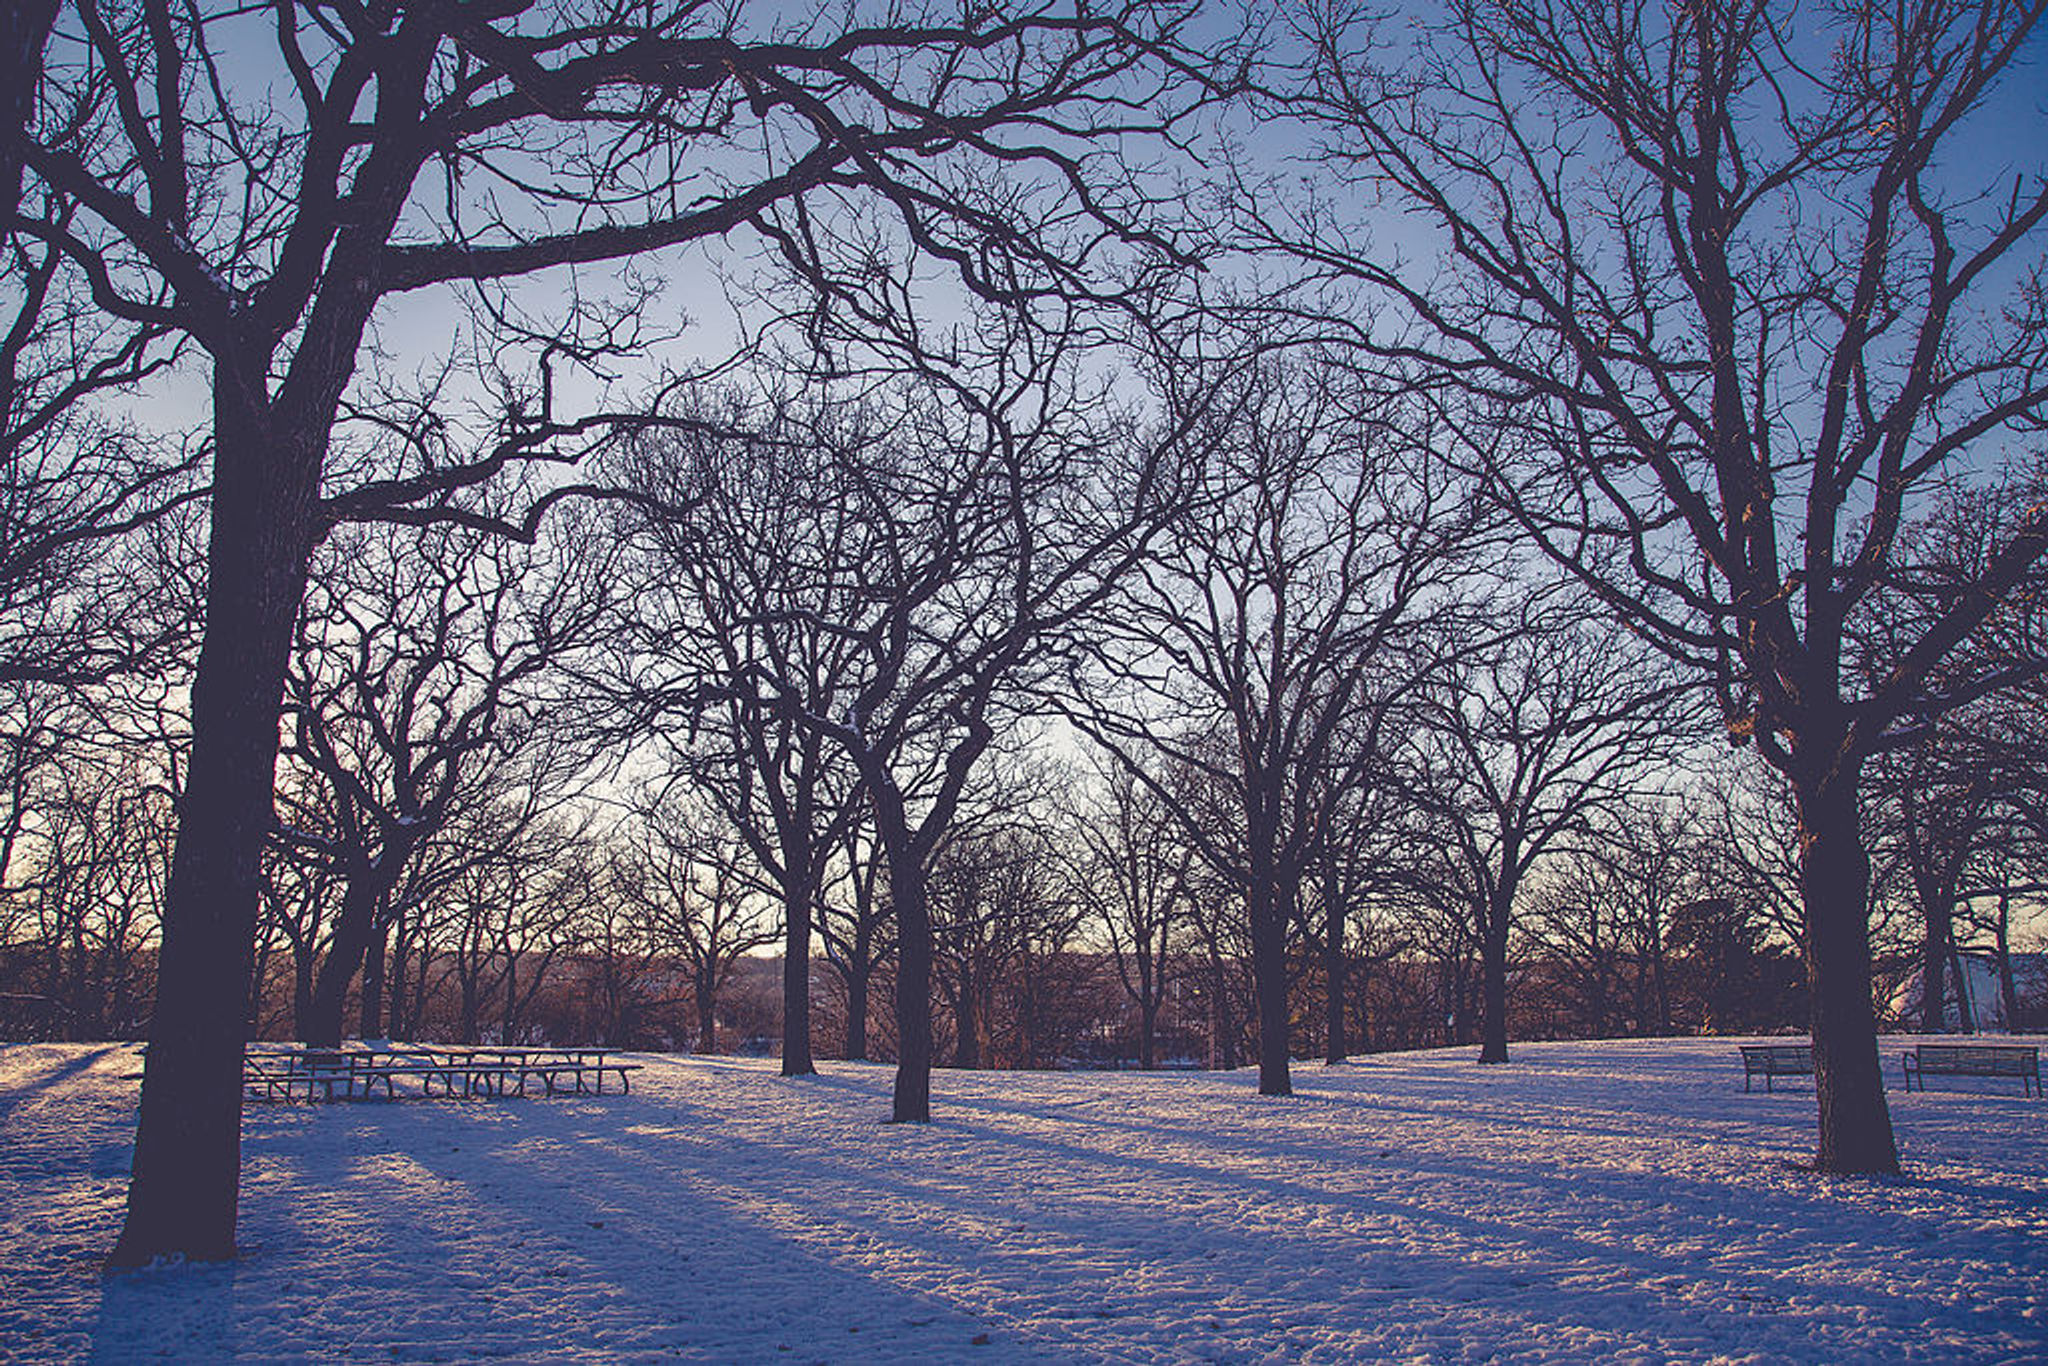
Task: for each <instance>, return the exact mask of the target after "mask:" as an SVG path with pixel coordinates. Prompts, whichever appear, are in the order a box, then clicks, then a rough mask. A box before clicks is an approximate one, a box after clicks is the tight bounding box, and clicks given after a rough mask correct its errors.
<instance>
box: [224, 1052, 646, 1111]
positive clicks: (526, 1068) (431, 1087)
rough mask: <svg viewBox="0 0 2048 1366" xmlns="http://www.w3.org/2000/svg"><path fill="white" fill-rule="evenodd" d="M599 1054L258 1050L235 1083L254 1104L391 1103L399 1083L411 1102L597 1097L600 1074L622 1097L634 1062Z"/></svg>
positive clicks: (602, 1088) (247, 1056) (248, 1056)
mask: <svg viewBox="0 0 2048 1366" xmlns="http://www.w3.org/2000/svg"><path fill="white" fill-rule="evenodd" d="M606 1052H607V1050H605V1049H602V1048H472V1047H461V1046H455V1045H435V1046H424V1045H408V1046H403V1047H398V1048H305V1049H296V1048H285V1049H280V1048H264V1047H261V1046H251V1047H250V1048H248V1049H246V1050H245V1051H244V1053H243V1057H242V1084H243V1085H244V1087H245V1088H247V1091H248V1094H249V1096H250V1098H251V1099H254V1100H266V1101H268V1100H296V1099H299V1098H301V1097H303V1098H304V1099H306V1100H372V1099H375V1098H376V1097H377V1096H378V1094H379V1088H381V1090H382V1095H383V1098H384V1099H386V1100H396V1099H398V1097H399V1094H400V1093H399V1083H400V1082H401V1081H403V1082H405V1083H406V1085H407V1088H408V1090H407V1093H408V1094H412V1095H418V1096H423V1097H425V1096H435V1095H439V1096H442V1097H445V1098H448V1099H451V1100H452V1099H455V1098H456V1097H458V1096H459V1097H463V1098H465V1099H467V1098H475V1097H491V1098H495V1097H501V1096H525V1095H530V1094H533V1092H531V1091H529V1090H528V1087H529V1085H530V1084H531V1083H533V1082H535V1081H538V1082H539V1083H540V1086H541V1092H540V1094H543V1095H549V1096H553V1095H561V1094H576V1095H600V1096H601V1095H603V1094H605V1080H606V1077H607V1076H610V1077H615V1078H617V1081H618V1088H619V1090H620V1091H621V1092H626V1091H630V1090H631V1089H632V1088H631V1085H630V1082H629V1080H628V1077H629V1074H630V1073H633V1072H637V1071H639V1070H640V1064H638V1063H629V1062H614V1061H610V1060H608V1059H607V1058H606V1056H605V1055H606Z"/></svg>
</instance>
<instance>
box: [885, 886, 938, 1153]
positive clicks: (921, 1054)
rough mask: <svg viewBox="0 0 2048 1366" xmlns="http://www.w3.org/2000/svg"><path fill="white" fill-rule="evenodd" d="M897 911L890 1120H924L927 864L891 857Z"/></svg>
mask: <svg viewBox="0 0 2048 1366" xmlns="http://www.w3.org/2000/svg"><path fill="white" fill-rule="evenodd" d="M889 891H890V900H891V903H892V905H893V906H894V907H895V911H896V1088H895V1096H894V1104H893V1106H892V1108H891V1111H890V1116H889V1118H890V1122H891V1123H894V1124H925V1123H929V1122H930V1120H931V1117H932V922H931V911H930V908H929V907H928V906H927V905H926V902H925V886H924V869H923V868H922V867H919V866H917V865H916V860H914V859H910V858H902V859H899V858H897V857H896V856H895V854H894V853H893V851H892V854H891V857H890V860H889Z"/></svg>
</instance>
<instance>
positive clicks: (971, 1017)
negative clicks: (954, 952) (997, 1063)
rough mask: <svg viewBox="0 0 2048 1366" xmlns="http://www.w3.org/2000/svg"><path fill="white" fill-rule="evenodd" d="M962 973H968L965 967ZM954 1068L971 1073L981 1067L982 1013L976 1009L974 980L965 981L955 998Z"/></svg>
mask: <svg viewBox="0 0 2048 1366" xmlns="http://www.w3.org/2000/svg"><path fill="white" fill-rule="evenodd" d="M961 972H962V973H963V975H964V974H965V973H966V972H967V968H966V967H965V965H963V966H962V968H961ZM953 1066H955V1067H960V1068H966V1069H968V1070H970V1071H972V1070H973V1069H975V1068H978V1067H980V1066H981V1013H980V1012H979V1011H978V1010H976V1009H975V997H974V983H973V981H972V980H968V981H963V982H962V983H961V984H960V993H959V995H957V996H955V997H954V998H953Z"/></svg>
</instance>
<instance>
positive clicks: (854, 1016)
mask: <svg viewBox="0 0 2048 1366" xmlns="http://www.w3.org/2000/svg"><path fill="white" fill-rule="evenodd" d="M873 975H874V968H873V967H872V966H871V965H870V964H868V963H867V962H866V961H865V960H863V961H861V962H859V963H856V964H855V965H854V966H853V967H852V968H851V969H849V970H848V972H847V974H846V1050H845V1051H846V1060H847V1061H848V1062H865V1061H867V1056H868V984H869V981H870V979H871V978H872V977H873Z"/></svg>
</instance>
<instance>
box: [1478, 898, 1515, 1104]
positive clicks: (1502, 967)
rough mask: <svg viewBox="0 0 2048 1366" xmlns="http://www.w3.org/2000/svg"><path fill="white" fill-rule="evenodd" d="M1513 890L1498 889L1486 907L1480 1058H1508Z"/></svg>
mask: <svg viewBox="0 0 2048 1366" xmlns="http://www.w3.org/2000/svg"><path fill="white" fill-rule="evenodd" d="M1513 895H1514V893H1513V892H1512V891H1510V890H1508V889H1506V888H1505V887H1503V888H1500V889H1497V890H1496V891H1495V892H1494V894H1493V897H1492V900H1491V902H1490V903H1489V904H1488V906H1487V910H1486V924H1485V926H1484V927H1483V928H1484V929H1485V932H1486V933H1485V936H1484V938H1483V940H1482V942H1481V945H1480V954H1479V956H1480V965H1479V989H1480V996H1481V1002H1482V1009H1481V1011H1480V1037H1479V1061H1481V1062H1484V1063H1494V1062H1506V1061H1507V1060H1508V913H1507V904H1508V902H1509V899H1510V898H1512V897H1513Z"/></svg>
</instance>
